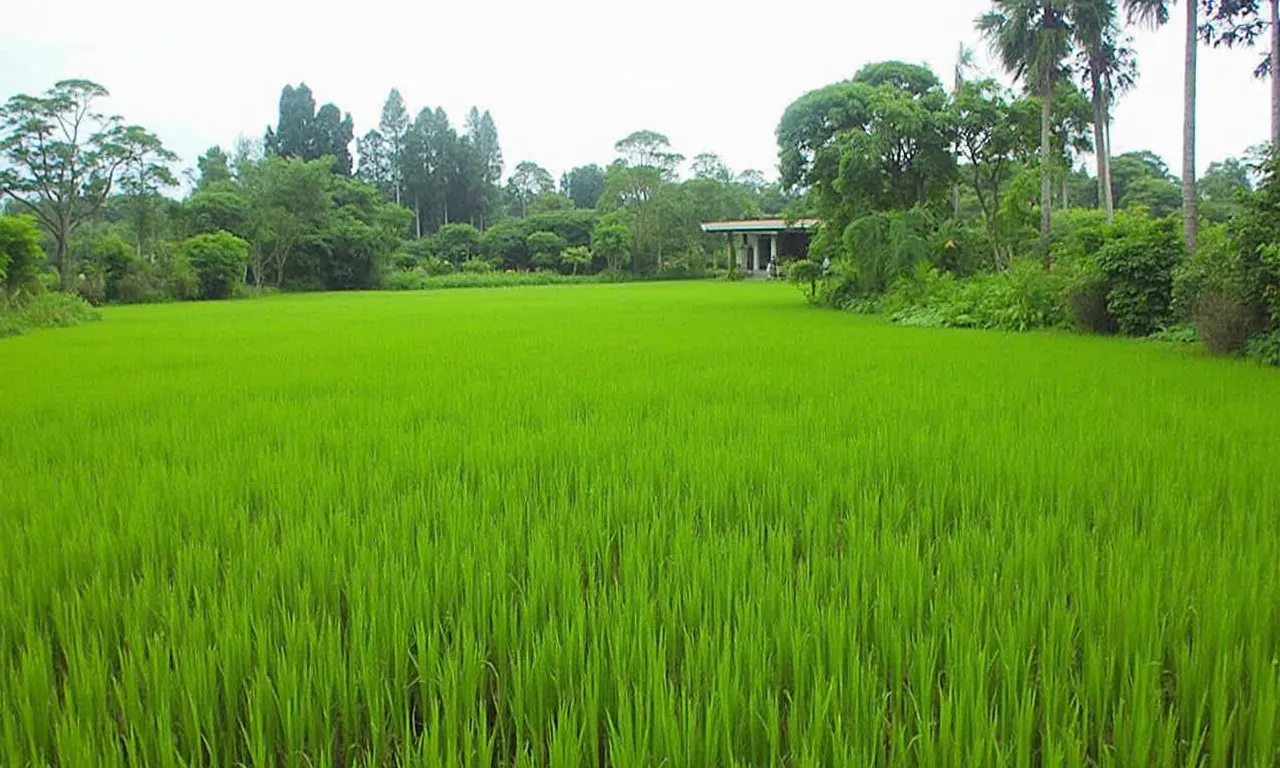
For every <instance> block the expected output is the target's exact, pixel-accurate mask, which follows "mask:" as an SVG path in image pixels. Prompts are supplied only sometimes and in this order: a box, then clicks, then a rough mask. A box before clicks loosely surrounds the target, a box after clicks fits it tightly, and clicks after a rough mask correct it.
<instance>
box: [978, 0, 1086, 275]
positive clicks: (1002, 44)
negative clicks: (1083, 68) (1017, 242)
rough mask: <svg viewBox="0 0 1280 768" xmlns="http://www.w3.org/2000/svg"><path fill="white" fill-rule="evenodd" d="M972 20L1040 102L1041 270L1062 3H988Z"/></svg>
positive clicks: (1065, 43) (1067, 43) (1066, 32)
mask: <svg viewBox="0 0 1280 768" xmlns="http://www.w3.org/2000/svg"><path fill="white" fill-rule="evenodd" d="M992 4H993V7H992V9H991V10H990V11H988V12H987V13H985V14H983V15H982V16H980V17H979V18H978V22H977V26H978V31H979V32H981V33H982V36H983V37H985V38H986V39H987V42H988V44H989V45H990V46H991V50H992V52H993V53H994V54H995V55H996V56H997V57H998V58H999V59H1000V64H1001V66H1003V67H1004V68H1005V69H1006V70H1007V71H1009V72H1010V73H1012V74H1013V76H1014V77H1015V78H1017V79H1019V80H1022V81H1024V82H1025V83H1026V84H1027V87H1028V88H1030V89H1032V90H1034V91H1035V92H1036V93H1037V94H1038V96H1039V98H1040V252H1041V255H1042V256H1043V258H1044V266H1045V269H1049V268H1050V267H1051V266H1052V265H1053V257H1052V255H1051V254H1050V253H1049V235H1050V227H1051V224H1052V218H1051V210H1050V207H1051V205H1052V201H1051V198H1052V196H1053V187H1052V182H1053V148H1052V132H1053V87H1054V84H1055V83H1057V81H1058V79H1059V78H1060V77H1061V76H1062V72H1063V59H1065V58H1066V56H1067V53H1068V52H1069V50H1070V47H1071V36H1070V25H1069V23H1068V22H1069V19H1068V10H1069V8H1068V5H1067V2H1066V0H993V3H992Z"/></svg>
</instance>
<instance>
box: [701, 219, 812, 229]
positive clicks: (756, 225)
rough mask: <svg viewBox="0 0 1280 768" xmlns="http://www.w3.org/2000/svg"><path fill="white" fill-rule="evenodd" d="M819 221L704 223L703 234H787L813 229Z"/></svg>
mask: <svg viewBox="0 0 1280 768" xmlns="http://www.w3.org/2000/svg"><path fill="white" fill-rule="evenodd" d="M817 223H818V220H817V219H796V220H795V221H792V222H790V223H788V222H787V221H786V220H785V219H742V220H740V221H704V222H703V223H702V231H703V232H786V231H788V230H805V229H812V228H813V227H814V226H815V225H816V224H817Z"/></svg>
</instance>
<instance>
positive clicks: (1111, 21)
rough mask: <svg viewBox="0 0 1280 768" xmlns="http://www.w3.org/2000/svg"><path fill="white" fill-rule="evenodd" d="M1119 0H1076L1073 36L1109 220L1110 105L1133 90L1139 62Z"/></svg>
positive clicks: (1111, 196)
mask: <svg viewBox="0 0 1280 768" xmlns="http://www.w3.org/2000/svg"><path fill="white" fill-rule="evenodd" d="M1118 16H1119V14H1118V12H1117V8H1116V0H1075V2H1074V5H1073V7H1072V18H1073V20H1074V24H1073V27H1072V32H1073V36H1074V38H1075V41H1076V43H1077V45H1078V46H1079V56H1078V59H1079V63H1080V69H1081V70H1082V72H1083V74H1084V80H1085V82H1086V86H1087V88H1088V92H1089V97H1090V100H1091V102H1092V104H1093V146H1094V157H1095V160H1096V163H1097V173H1098V201H1099V203H1100V204H1101V205H1102V207H1103V210H1105V211H1106V214H1107V220H1108V221H1110V220H1111V219H1112V217H1113V216H1114V214H1115V197H1114V190H1113V189H1112V185H1111V104H1112V102H1113V101H1114V99H1115V97H1116V96H1117V95H1118V94H1120V93H1123V92H1124V91H1127V90H1129V89H1130V88H1132V87H1133V85H1134V83H1135V81H1136V80H1137V59H1136V56H1135V54H1134V52H1133V49H1132V48H1131V47H1130V42H1131V41H1130V40H1128V39H1127V38H1125V37H1123V30H1122V28H1121V26H1120V23H1119V19H1118Z"/></svg>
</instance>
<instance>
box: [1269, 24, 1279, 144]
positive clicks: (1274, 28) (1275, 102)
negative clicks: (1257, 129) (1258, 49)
mask: <svg viewBox="0 0 1280 768" xmlns="http://www.w3.org/2000/svg"><path fill="white" fill-rule="evenodd" d="M1271 145H1272V148H1273V149H1276V150H1280V0H1271Z"/></svg>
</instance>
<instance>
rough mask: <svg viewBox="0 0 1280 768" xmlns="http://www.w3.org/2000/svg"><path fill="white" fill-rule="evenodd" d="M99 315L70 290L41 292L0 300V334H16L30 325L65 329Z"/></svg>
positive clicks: (30, 326)
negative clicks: (15, 298) (64, 291)
mask: <svg viewBox="0 0 1280 768" xmlns="http://www.w3.org/2000/svg"><path fill="white" fill-rule="evenodd" d="M101 317H102V315H101V313H100V312H99V311H98V310H96V309H94V308H93V307H92V306H90V305H89V303H88V302H86V301H85V300H84V299H82V298H80V297H79V296H77V295H75V294H73V293H44V292H40V293H35V294H31V295H29V296H26V297H25V298H23V299H19V300H5V301H3V302H2V303H0V336H17V335H20V334H23V333H26V332H27V331H29V330H31V329H33V328H65V327H68V326H72V325H79V324H80V323H84V322H89V321H91V320H98V319H100V318H101Z"/></svg>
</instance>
